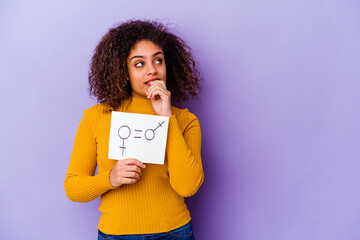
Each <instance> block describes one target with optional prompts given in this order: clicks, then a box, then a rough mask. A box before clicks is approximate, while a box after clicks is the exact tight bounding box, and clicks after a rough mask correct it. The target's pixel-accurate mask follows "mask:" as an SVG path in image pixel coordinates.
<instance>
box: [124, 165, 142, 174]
mask: <svg viewBox="0 0 360 240" xmlns="http://www.w3.org/2000/svg"><path fill="white" fill-rule="evenodd" d="M125 171H126V172H137V173H138V174H141V168H139V167H138V166H136V165H127V168H126V169H125Z"/></svg>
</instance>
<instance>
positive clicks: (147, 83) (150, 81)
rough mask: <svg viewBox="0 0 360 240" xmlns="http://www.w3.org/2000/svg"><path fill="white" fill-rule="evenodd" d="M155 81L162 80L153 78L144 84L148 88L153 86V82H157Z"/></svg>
mask: <svg viewBox="0 0 360 240" xmlns="http://www.w3.org/2000/svg"><path fill="white" fill-rule="evenodd" d="M155 80H160V79H159V78H151V79H149V80H147V81H146V82H145V83H144V84H145V85H146V86H148V87H150V86H151V84H152V82H153V81H155Z"/></svg>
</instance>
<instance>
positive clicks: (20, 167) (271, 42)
mask: <svg viewBox="0 0 360 240" xmlns="http://www.w3.org/2000/svg"><path fill="white" fill-rule="evenodd" d="M129 18H141V19H144V18H146V19H156V20H161V21H163V22H165V23H167V22H171V23H175V24H174V25H172V26H173V27H175V28H176V29H177V33H178V34H179V35H181V36H182V37H183V38H184V39H185V40H186V41H187V42H188V44H189V45H190V46H192V48H193V51H194V55H195V57H196V59H197V61H198V63H199V66H200V69H201V73H202V76H203V77H204V79H205V81H204V82H203V90H202V92H201V95H200V99H201V101H200V102H192V103H190V104H189V108H190V110H191V111H192V112H194V113H195V114H196V115H197V116H198V117H199V119H200V123H201V126H202V134H203V145H202V156H203V164H204V171H205V182H204V184H203V186H202V187H201V188H200V190H199V192H198V193H197V195H195V196H194V197H192V198H189V199H187V203H188V206H189V208H190V210H191V213H192V217H193V224H194V227H195V229H196V236H197V239H200V240H202V239H216V240H217V239H245V240H264V239H267V240H288V239H291V240H297V239H299V240H300V239H301V240H303V239H314V240H318V239H326V240H339V239H345V240H358V239H360V228H359V224H360V186H359V185H360V184H359V183H360V173H359V172H360V161H359V160H360V150H359V149H360V148H359V143H360V141H359V140H360V128H359V123H360V111H359V106H360V94H359V90H360V83H359V80H360V67H359V65H360V64H359V63H360V2H359V1H358V0H353V1H351V0H347V1H344V0H336V1H335V0H334V1H333V0H327V1H288V0H268V1H267V0H262V1H259V0H240V1H239V0H230V1H225V2H222V1H212V0H199V1H165V0H163V1H161V0H156V1H147V0H146V1H145V0H139V1H130V0H126V1H70V0H63V1H45V0H44V1H37V0H34V1H25V0H24V1H10V0H7V1H6V0H5V1H4V0H2V1H1V3H0V57H1V60H0V61H1V62H0V73H1V77H0V79H1V94H0V102H1V110H2V113H1V120H0V123H1V124H0V125H1V134H2V136H1V138H0V146H1V168H0V169H1V170H0V192H1V193H0V194H1V198H0V229H1V238H2V239H49V237H50V236H51V235H53V236H51V237H50V238H51V239H54V240H58V239H59V240H60V239H96V234H97V223H98V217H99V211H98V210H97V206H98V204H99V199H97V200H95V201H93V202H90V203H74V202H71V201H70V200H69V199H67V197H66V195H65V192H64V187H63V181H64V178H65V174H66V171H67V167H68V163H69V158H70V155H71V151H72V145H73V140H74V136H75V132H76V129H77V127H78V124H79V122H80V120H81V118H82V116H83V110H84V109H86V108H88V107H90V106H91V105H93V104H95V101H94V99H90V98H89V97H88V92H87V88H88V83H87V73H88V70H89V61H90V58H91V56H92V53H93V50H94V48H95V46H96V44H97V43H98V41H99V40H100V39H101V37H102V36H103V35H104V34H105V32H106V31H107V29H108V28H110V27H112V26H113V25H114V24H115V23H116V22H119V21H123V20H127V19H129Z"/></svg>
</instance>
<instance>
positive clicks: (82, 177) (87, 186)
mask: <svg viewBox="0 0 360 240" xmlns="http://www.w3.org/2000/svg"><path fill="white" fill-rule="evenodd" d="M91 120H92V119H91V112H90V110H85V113H84V117H83V119H82V120H81V123H80V125H79V128H78V130H77V132H76V136H75V142H74V148H73V152H72V154H71V158H70V164H69V168H68V172H67V174H66V178H65V182H64V186H65V192H66V195H67V196H68V198H69V199H70V200H72V201H77V202H89V201H92V200H94V199H96V198H97V197H99V196H100V195H102V194H103V193H105V192H107V191H108V190H110V189H114V187H113V186H112V185H111V184H110V180H109V175H110V170H109V171H105V172H102V173H99V174H98V175H95V176H94V173H95V169H96V155H97V154H96V139H95V131H94V130H95V128H94V126H93V122H92V121H91Z"/></svg>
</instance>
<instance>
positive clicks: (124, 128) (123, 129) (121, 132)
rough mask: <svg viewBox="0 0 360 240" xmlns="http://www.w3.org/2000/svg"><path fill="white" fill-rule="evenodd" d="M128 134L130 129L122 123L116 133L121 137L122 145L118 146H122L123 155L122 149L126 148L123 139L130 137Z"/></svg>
mask: <svg viewBox="0 0 360 240" xmlns="http://www.w3.org/2000/svg"><path fill="white" fill-rule="evenodd" d="M130 134H131V130H130V128H129V127H128V126H126V125H122V126H121V127H120V128H119V130H118V135H119V137H120V138H121V139H122V146H120V148H122V156H124V149H125V148H126V147H125V139H128V138H129V137H130Z"/></svg>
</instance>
